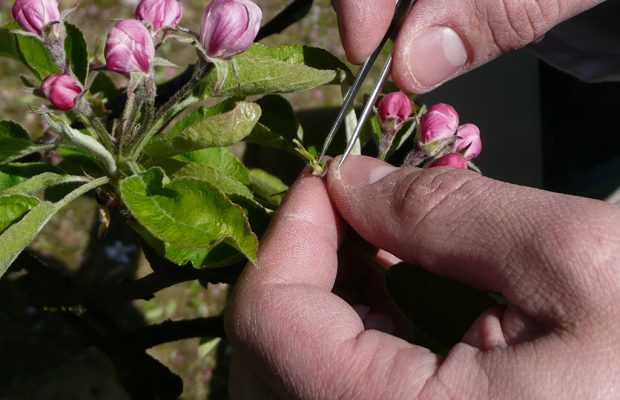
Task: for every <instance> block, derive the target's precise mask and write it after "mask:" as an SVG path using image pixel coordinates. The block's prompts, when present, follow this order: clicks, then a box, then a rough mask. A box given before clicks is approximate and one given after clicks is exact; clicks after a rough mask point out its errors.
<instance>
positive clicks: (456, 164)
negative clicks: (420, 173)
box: [428, 153, 467, 169]
mask: <svg viewBox="0 0 620 400" xmlns="http://www.w3.org/2000/svg"><path fill="white" fill-rule="evenodd" d="M428 167H429V168H433V167H452V168H460V169H467V160H466V159H465V156H463V155H462V154H461V153H450V154H446V155H445V156H442V157H439V158H438V159H436V160H434V161H433V162H432V163H430V164H429V166H428Z"/></svg>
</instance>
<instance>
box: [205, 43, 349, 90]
mask: <svg viewBox="0 0 620 400" xmlns="http://www.w3.org/2000/svg"><path fill="white" fill-rule="evenodd" d="M308 49H309V48H306V47H303V46H281V45H280V46H278V45H276V46H263V45H260V44H254V45H253V46H252V47H250V49H248V50H247V51H245V52H244V53H241V54H239V55H238V56H235V58H234V60H233V61H232V62H231V63H229V64H230V65H229V72H228V74H227V78H226V80H225V81H224V83H223V85H222V88H221V90H220V91H219V92H218V91H216V90H215V86H216V83H217V80H218V74H217V71H215V70H212V71H211V72H210V73H209V74H207V76H206V77H205V78H204V79H203V80H202V81H201V82H200V83H199V84H198V85H197V87H196V88H195V89H194V95H195V96H196V97H199V98H204V97H231V96H239V97H244V96H250V95H258V94H267V93H290V92H298V91H302V90H308V89H312V88H315V87H318V86H322V85H325V84H328V83H331V82H334V81H336V80H337V78H338V75H339V74H338V72H337V71H336V70H335V69H336V68H326V69H321V68H313V67H311V66H309V65H308V63H310V64H312V61H313V60H312V59H311V57H310V58H307V57H306V56H307V52H308ZM233 62H234V63H235V64H236V68H233ZM319 64H321V63H319ZM235 69H236V72H237V73H235ZM220 75H221V74H220Z"/></svg>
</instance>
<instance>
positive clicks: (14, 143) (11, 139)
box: [0, 121, 56, 164]
mask: <svg viewBox="0 0 620 400" xmlns="http://www.w3.org/2000/svg"><path fill="white" fill-rule="evenodd" d="M54 147H56V145H54V144H39V145H37V144H34V143H32V140H31V139H30V134H29V133H28V131H26V129H24V127H22V126H21V125H19V124H18V123H16V122H13V121H0V164H5V163H8V162H11V161H14V160H17V159H20V158H22V157H25V156H27V155H29V154H32V153H36V152H38V151H45V150H49V149H53V148H54Z"/></svg>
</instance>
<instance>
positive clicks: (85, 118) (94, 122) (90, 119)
mask: <svg viewBox="0 0 620 400" xmlns="http://www.w3.org/2000/svg"><path fill="white" fill-rule="evenodd" d="M85 103H86V104H87V106H86V109H85V112H84V113H82V112H78V116H79V118H80V121H82V123H83V124H84V125H86V126H87V127H91V128H92V129H93V130H94V131H95V133H96V134H97V137H98V138H99V141H100V142H101V143H102V144H103V146H104V147H105V148H106V150H107V151H109V152H110V153H112V154H114V142H113V141H112V137H111V136H110V134H109V133H108V130H107V129H106V128H105V126H103V124H102V123H101V121H99V118H97V116H95V115H94V114H93V112H92V109H91V108H90V105H88V103H87V102H85Z"/></svg>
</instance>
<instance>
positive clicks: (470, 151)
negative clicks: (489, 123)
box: [456, 124, 482, 160]
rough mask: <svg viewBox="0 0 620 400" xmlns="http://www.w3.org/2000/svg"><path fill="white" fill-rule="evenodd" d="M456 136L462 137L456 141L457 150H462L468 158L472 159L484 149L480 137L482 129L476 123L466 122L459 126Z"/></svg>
mask: <svg viewBox="0 0 620 400" xmlns="http://www.w3.org/2000/svg"><path fill="white" fill-rule="evenodd" d="M456 136H458V137H459V138H460V139H458V140H457V141H456V151H460V152H461V153H462V154H463V155H464V156H465V159H467V160H472V159H474V158H476V157H478V155H480V152H481V151H482V140H481V139H480V129H478V127H477V126H476V125H474V124H464V125H461V126H459V129H458V130H457V131H456Z"/></svg>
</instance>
